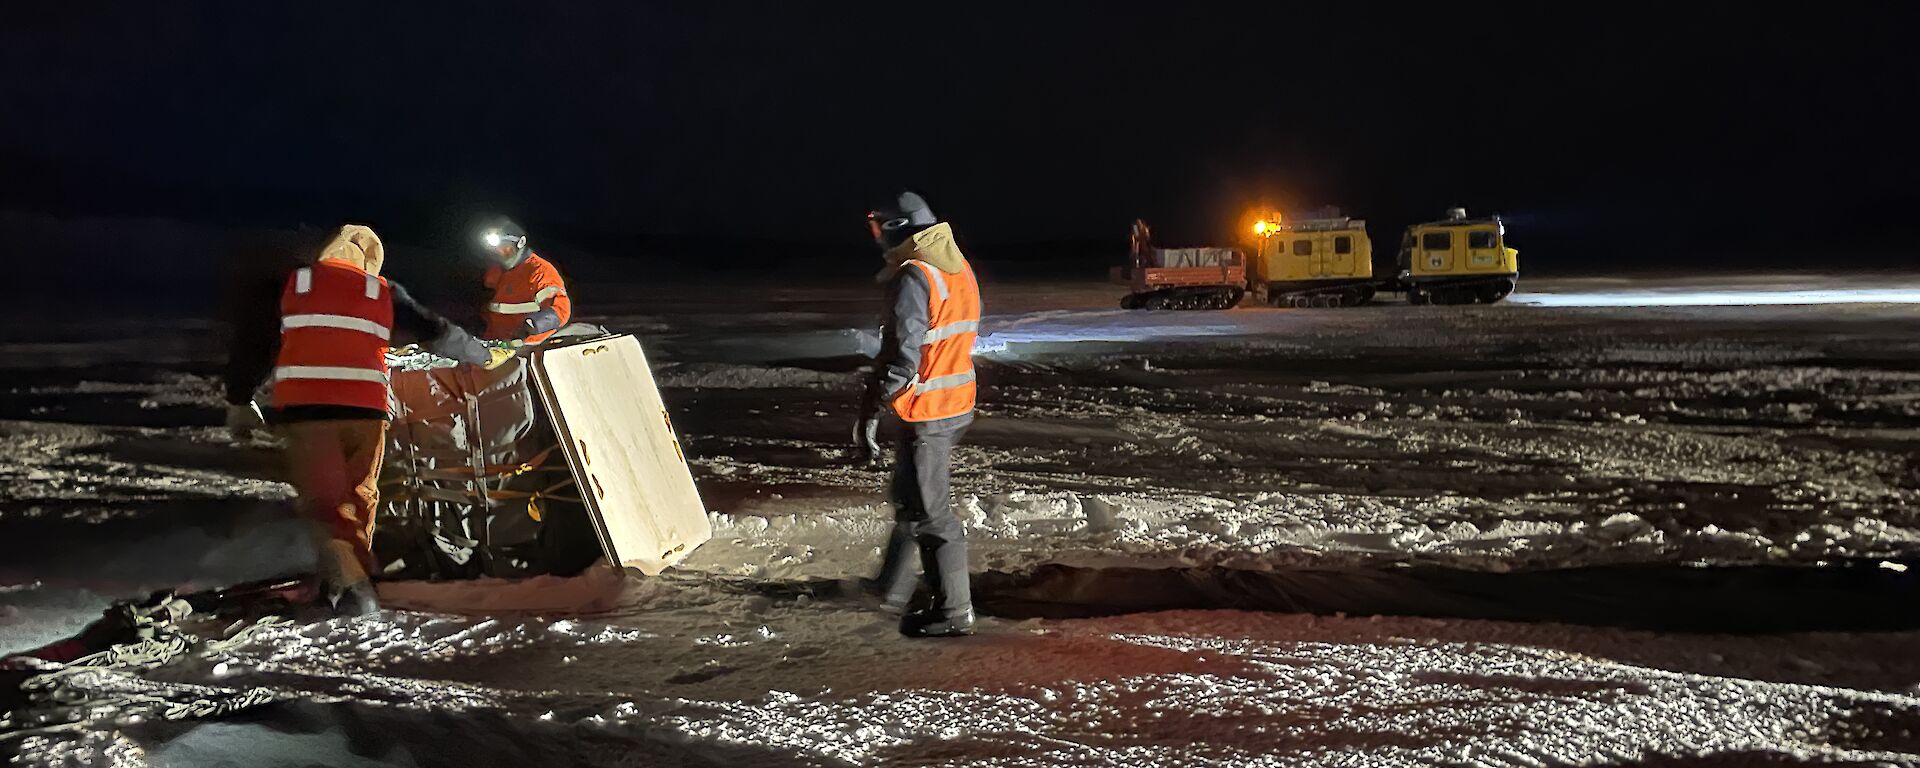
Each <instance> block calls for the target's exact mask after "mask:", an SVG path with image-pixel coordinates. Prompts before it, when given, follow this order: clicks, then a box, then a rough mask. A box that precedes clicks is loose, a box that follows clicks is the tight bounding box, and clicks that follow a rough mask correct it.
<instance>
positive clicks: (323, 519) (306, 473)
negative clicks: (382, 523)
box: [281, 419, 387, 587]
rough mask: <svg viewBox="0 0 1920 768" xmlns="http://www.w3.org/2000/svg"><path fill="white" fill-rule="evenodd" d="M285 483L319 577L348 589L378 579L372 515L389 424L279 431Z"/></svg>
mask: <svg viewBox="0 0 1920 768" xmlns="http://www.w3.org/2000/svg"><path fill="white" fill-rule="evenodd" d="M281 430H282V432H283V434H285V435H286V437H287V460H288V462H289V463H290V466H289V467H288V477H289V478H290V479H291V480H292V481H293V488H294V490H295V491H297V492H299V494H300V498H299V501H298V502H297V503H298V505H299V508H300V514H301V515H302V516H304V517H305V518H306V519H307V521H308V522H309V523H310V524H311V525H312V532H313V538H314V546H315V549H317V550H318V555H319V565H320V575H321V578H323V579H325V580H326V581H327V582H328V583H330V584H332V585H335V586H339V587H350V586H353V585H355V584H359V583H362V582H365V581H367V580H369V579H370V578H371V577H372V575H373V574H376V573H379V572H380V568H379V564H378V563H376V562H374V559H373V512H374V509H375V508H377V507H378V506H379V505H380V457H381V455H382V453H383V452H384V451H385V449H386V439H387V423H386V422H385V421H381V420H378V419H351V420H339V421H303V422H296V423H293V424H287V425H285V426H283V427H282V428H281Z"/></svg>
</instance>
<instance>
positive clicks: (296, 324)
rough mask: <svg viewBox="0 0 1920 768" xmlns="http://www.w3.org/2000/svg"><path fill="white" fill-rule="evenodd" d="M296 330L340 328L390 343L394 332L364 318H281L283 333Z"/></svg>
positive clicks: (297, 316) (345, 316)
mask: <svg viewBox="0 0 1920 768" xmlns="http://www.w3.org/2000/svg"><path fill="white" fill-rule="evenodd" d="M295 328H339V329H340V330H343V331H359V332H361V333H366V334H372V335H374V336H378V337H380V340H381V341H390V340H391V339H392V338H393V331H392V330H390V329H388V328H387V327H386V326H384V325H381V324H379V323H376V322H374V321H372V320H368V319H366V318H364V317H353V316H351V315H288V316H286V317H283V318H280V331H281V332H282V333H284V332H286V331H290V330H293V329H295Z"/></svg>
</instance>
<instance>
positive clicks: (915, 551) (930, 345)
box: [855, 192, 981, 637]
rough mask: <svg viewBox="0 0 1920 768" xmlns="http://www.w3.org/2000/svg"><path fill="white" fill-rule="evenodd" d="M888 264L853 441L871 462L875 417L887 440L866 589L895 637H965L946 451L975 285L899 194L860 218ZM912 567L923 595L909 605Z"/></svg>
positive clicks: (966, 611)
mask: <svg viewBox="0 0 1920 768" xmlns="http://www.w3.org/2000/svg"><path fill="white" fill-rule="evenodd" d="M867 226H868V229H869V231H870V233H871V234H872V235H873V238H874V241H875V242H876V243H878V244H879V246H880V248H881V250H882V252H883V253H884V258H885V261H886V267H885V268H884V269H883V270H882V271H881V272H880V275H879V279H880V281H881V282H882V283H884V284H885V285H886V286H887V297H888V301H887V305H886V306H887V310H886V321H885V323H884V324H883V326H882V330H881V341H880V352H879V354H877V355H875V357H874V362H875V366H874V367H875V370H874V371H873V375H872V376H871V377H870V378H869V379H868V381H867V385H866V399H865V401H864V402H863V403H862V405H861V413H860V422H859V424H858V426H857V427H856V428H855V437H856V443H857V445H858V447H859V450H860V453H861V454H862V455H863V457H864V458H865V459H866V460H867V461H868V462H869V463H871V462H872V461H874V460H876V459H877V458H878V457H879V455H880V451H881V448H880V437H879V436H880V432H881V426H882V425H883V424H884V425H886V426H887V428H888V430H887V431H888V432H890V433H891V435H892V437H893V443H894V451H893V453H894V466H893V482H892V486H891V490H890V493H889V495H890V497H891V501H892V504H893V508H894V527H893V532H892V534H891V535H890V536H889V538H888V542H887V549H886V558H885V562H884V563H883V564H882V566H881V569H880V577H879V578H878V579H877V580H876V581H877V583H876V584H875V585H874V588H875V590H876V591H878V592H879V593H880V595H881V597H882V598H883V599H884V600H885V601H886V604H887V606H888V607H889V608H891V609H894V610H900V611H903V612H904V613H905V615H903V616H902V617H901V619H900V632H901V634H904V635H907V636H909V637H956V636H960V635H970V634H973V623H974V619H973V598H972V590H971V588H970V586H969V583H968V578H969V577H968V572H967V539H966V530H965V529H964V528H963V527H962V526H961V524H960V519H959V518H958V517H957V516H955V515H954V512H953V500H952V491H951V478H950V475H951V471H952V465H953V449H954V446H956V445H958V444H959V442H960V436H961V435H962V434H964V433H965V432H966V430H967V426H968V425H970V424H972V423H973V404H974V400H975V383H974V374H973V341H974V337H975V335H976V334H978V333H979V330H980V310H981V304H980V285H979V283H978V282H976V281H975V280H974V276H973V268H972V267H971V266H970V265H968V264H967V259H966V257H965V256H964V255H962V254H961V253H960V248H959V246H958V245H957V244H956V243H955V242H954V239H953V228H952V227H951V226H949V225H947V224H946V223H944V222H941V221H939V220H938V219H937V218H935V217H934V215H933V210H932V209H931V208H929V207H928V206H927V202H926V200H924V199H922V198H921V197H920V196H919V195H917V194H914V193H912V192H904V193H901V195H900V196H899V197H898V198H897V199H896V200H895V204H894V205H893V206H891V207H890V208H887V209H884V210H880V211H875V212H873V213H870V214H868V215H867ZM916 566H918V567H919V570H920V572H921V575H922V579H923V580H924V582H925V584H926V586H927V588H928V591H929V592H930V593H931V597H932V599H931V601H930V602H929V603H928V604H926V605H924V606H920V607H917V608H916V609H914V610H910V611H909V610H907V608H908V607H909V606H908V603H909V601H911V600H912V598H913V595H914V592H915V579H914V574H915V570H916Z"/></svg>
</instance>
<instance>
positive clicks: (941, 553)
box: [880, 413, 973, 612]
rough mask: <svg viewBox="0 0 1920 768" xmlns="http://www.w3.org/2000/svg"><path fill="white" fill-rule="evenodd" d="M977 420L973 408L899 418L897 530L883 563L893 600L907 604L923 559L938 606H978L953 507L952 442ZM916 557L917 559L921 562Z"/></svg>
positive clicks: (893, 494)
mask: <svg viewBox="0 0 1920 768" xmlns="http://www.w3.org/2000/svg"><path fill="white" fill-rule="evenodd" d="M971 424H973V414H971V413H969V414H966V415H963V416H955V417H953V418H951V419H941V420H939V421H929V422H921V423H916V424H896V425H894V426H896V427H898V429H897V430H896V439H895V441H894V462H893V486H892V488H891V490H890V500H891V501H892V502H893V534H892V535H891V536H889V537H888V540H887V552H886V559H885V561H884V563H883V564H882V565H881V567H880V586H881V588H882V589H884V590H885V595H886V599H887V601H888V602H893V603H900V604H905V603H907V601H908V600H910V599H912V597H913V593H914V578H913V577H914V566H916V565H918V566H919V568H920V572H921V576H922V577H923V578H924V580H925V582H926V585H927V589H928V590H929V591H931V592H932V593H933V607H934V608H941V609H945V610H946V611H948V612H958V611H962V610H965V609H968V608H972V607H973V593H972V589H971V586H970V585H969V584H968V581H967V532H966V529H965V528H964V527H962V526H961V525H960V518H959V517H957V516H955V515H954V513H953V493H952V481H951V477H950V475H951V473H952V469H953V447H954V446H955V445H958V444H959V443H960V436H961V435H962V434H965V433H966V431H967V427H968V426H969V425H971ZM916 561H917V562H916Z"/></svg>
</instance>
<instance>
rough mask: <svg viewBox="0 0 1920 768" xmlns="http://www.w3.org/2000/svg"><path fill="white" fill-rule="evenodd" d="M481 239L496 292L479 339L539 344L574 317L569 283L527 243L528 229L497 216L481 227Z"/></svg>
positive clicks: (489, 284)
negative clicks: (489, 258)
mask: <svg viewBox="0 0 1920 768" xmlns="http://www.w3.org/2000/svg"><path fill="white" fill-rule="evenodd" d="M480 242H481V243H483V244H484V245H486V247H487V254H488V256H490V257H491V258H492V260H493V262H494V263H493V264H491V265H488V267H487V273H486V277H485V282H486V287H487V290H489V291H492V295H491V297H490V298H489V299H488V301H487V311H486V330H485V331H482V332H481V334H480V337H481V338H483V339H493V340H499V341H520V342H524V343H527V344H538V343H540V342H542V341H546V340H547V337H549V336H552V335H553V332H554V331H555V330H558V329H559V328H560V326H563V325H566V324H567V321H568V320H570V319H572V317H573V301H572V300H571V299H569V298H567V283H566V281H565V280H562V279H561V278H560V270H557V269H554V267H553V263H552V262H549V261H547V260H546V259H543V258H540V254H537V253H534V252H533V250H532V249H531V248H529V247H527V233H526V230H523V229H521V228H520V226H519V225H517V224H515V223H513V221H511V220H509V219H499V220H497V221H496V222H495V223H494V224H493V225H492V226H490V227H487V228H485V229H484V230H483V231H482V234H481V235H480Z"/></svg>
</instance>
